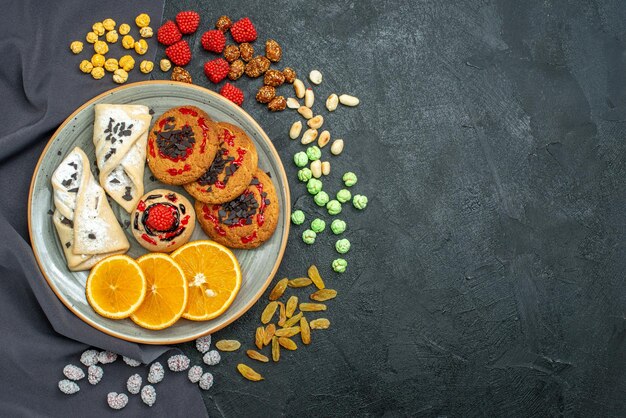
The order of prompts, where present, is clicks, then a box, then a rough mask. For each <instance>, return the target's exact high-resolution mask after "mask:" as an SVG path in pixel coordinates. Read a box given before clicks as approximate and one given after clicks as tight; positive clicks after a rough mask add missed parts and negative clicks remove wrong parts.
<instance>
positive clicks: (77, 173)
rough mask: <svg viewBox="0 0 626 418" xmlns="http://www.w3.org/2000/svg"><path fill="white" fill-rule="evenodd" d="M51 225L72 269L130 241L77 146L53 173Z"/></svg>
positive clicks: (124, 248) (121, 248)
mask: <svg viewBox="0 0 626 418" xmlns="http://www.w3.org/2000/svg"><path fill="white" fill-rule="evenodd" d="M52 188H53V193H54V206H55V211H54V214H53V216H52V219H53V222H54V226H55V227H56V230H57V234H58V235H59V239H60V241H61V245H62V246H63V251H64V253H65V259H66V261H67V266H68V267H69V269H70V270H72V271H78V270H87V269H90V268H91V267H93V265H94V264H96V263H97V262H98V261H100V260H102V259H103V258H105V257H108V256H110V255H113V254H122V253H125V252H126V251H128V248H129V247H130V244H129V243H128V240H127V239H126V235H124V231H123V230H122V227H121V226H120V224H119V223H118V222H117V219H116V218H115V215H114V214H113V210H111V206H109V202H108V201H107V198H106V194H105V192H104V190H103V189H102V187H100V185H99V184H98V182H97V181H96V179H95V178H94V176H93V175H92V174H91V170H90V167H89V159H88V158H87V156H86V155H85V153H84V152H83V150H81V149H80V148H78V147H76V148H74V149H73V150H72V152H71V153H70V154H69V155H68V156H67V157H65V159H64V160H63V161H62V162H61V164H60V165H59V166H58V167H57V169H56V170H55V171H54V173H53V174H52Z"/></svg>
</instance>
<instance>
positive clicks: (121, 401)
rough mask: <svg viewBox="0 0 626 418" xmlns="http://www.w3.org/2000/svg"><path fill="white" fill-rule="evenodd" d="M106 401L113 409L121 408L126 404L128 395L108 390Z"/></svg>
mask: <svg viewBox="0 0 626 418" xmlns="http://www.w3.org/2000/svg"><path fill="white" fill-rule="evenodd" d="M107 403H108V404H109V406H110V407H111V408H113V409H123V408H124V407H126V404H128V395H126V394H125V393H117V392H109V394H108V395H107Z"/></svg>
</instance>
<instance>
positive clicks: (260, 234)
mask: <svg viewBox="0 0 626 418" xmlns="http://www.w3.org/2000/svg"><path fill="white" fill-rule="evenodd" d="M195 209H196V216H197V218H198V221H199V222H200V226H202V229H203V230H204V232H206V233H207V235H208V236H209V237H211V239H213V240H214V241H217V242H218V243H220V244H222V245H225V246H227V247H231V248H241V249H251V248H256V247H258V246H259V245H261V244H262V243H263V242H265V241H267V240H268V239H269V238H270V237H271V236H272V234H273V233H274V231H275V230H276V225H277V224H278V215H279V206H278V198H277V196H276V189H275V188H274V184H272V180H271V179H270V178H269V176H268V175H267V174H265V173H264V172H263V171H261V170H257V171H256V172H255V174H254V177H252V180H251V181H250V184H249V185H248V187H247V188H246V189H245V190H244V192H243V193H242V194H241V195H239V196H237V197H236V198H235V199H233V200H231V201H230V202H226V203H222V204H208V203H202V202H200V201H196V203H195Z"/></svg>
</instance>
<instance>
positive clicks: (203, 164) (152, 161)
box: [147, 106, 218, 185]
mask: <svg viewBox="0 0 626 418" xmlns="http://www.w3.org/2000/svg"><path fill="white" fill-rule="evenodd" d="M217 145H218V139H217V132H216V130H215V122H213V120H212V119H211V118H210V117H209V115H207V114H206V113H205V112H204V111H202V110H201V109H199V108H197V107H195V106H181V107H175V108H173V109H170V110H168V111H167V112H165V113H163V114H162V115H161V116H160V117H159V118H158V119H157V120H156V122H154V125H153V126H152V129H151V130H150V134H149V136H148V150H147V160H148V166H149V167H150V171H152V174H154V177H156V178H157V179H159V180H160V181H162V182H163V183H166V184H174V185H181V184H185V183H189V182H192V181H195V180H197V179H198V177H200V176H201V175H202V174H204V173H205V172H206V171H207V169H208V168H209V167H210V166H211V163H212V162H213V159H214V158H215V154H216V153H217Z"/></svg>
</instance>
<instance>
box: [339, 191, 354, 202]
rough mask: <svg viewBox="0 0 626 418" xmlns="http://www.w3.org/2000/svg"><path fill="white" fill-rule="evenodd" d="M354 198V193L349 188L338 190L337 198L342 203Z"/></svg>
mask: <svg viewBox="0 0 626 418" xmlns="http://www.w3.org/2000/svg"><path fill="white" fill-rule="evenodd" d="M351 198H352V193H350V190H348V189H341V190H339V191H338V192H337V200H338V201H339V202H340V203H346V202H348V201H350V199H351Z"/></svg>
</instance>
